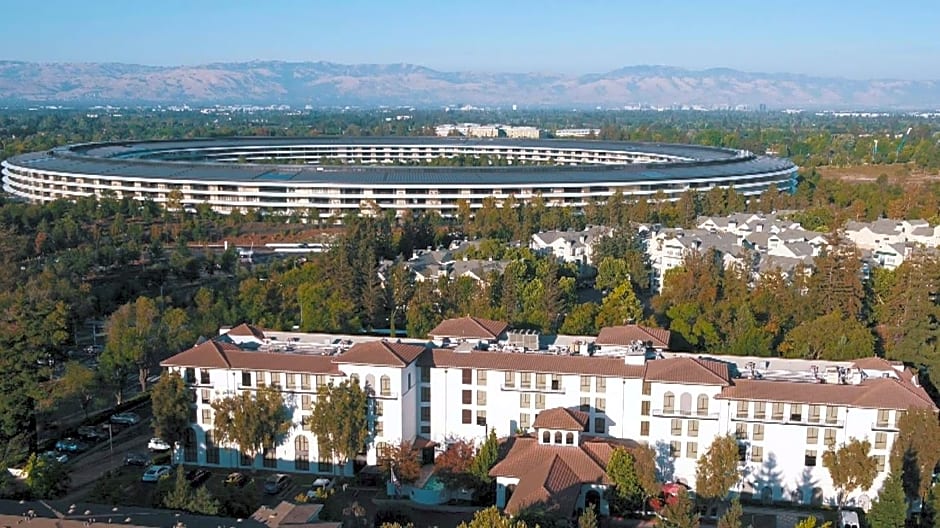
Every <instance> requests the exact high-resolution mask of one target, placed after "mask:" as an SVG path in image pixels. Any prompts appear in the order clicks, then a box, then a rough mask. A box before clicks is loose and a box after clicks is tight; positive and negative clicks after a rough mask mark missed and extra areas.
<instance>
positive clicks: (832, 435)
mask: <svg viewBox="0 0 940 528" xmlns="http://www.w3.org/2000/svg"><path fill="white" fill-rule="evenodd" d="M823 441H824V442H826V447H829V448H832V447H834V446H835V445H836V430H835V429H826V431H825V436H824V437H823Z"/></svg>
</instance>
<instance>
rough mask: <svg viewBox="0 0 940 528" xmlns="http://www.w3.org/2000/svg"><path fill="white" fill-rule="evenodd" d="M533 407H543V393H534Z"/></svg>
mask: <svg viewBox="0 0 940 528" xmlns="http://www.w3.org/2000/svg"><path fill="white" fill-rule="evenodd" d="M535 408H536V409H544V408H545V395H544V394H541V393H539V394H536V395H535Z"/></svg>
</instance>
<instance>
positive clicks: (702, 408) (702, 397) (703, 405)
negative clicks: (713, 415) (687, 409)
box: [697, 394, 708, 416]
mask: <svg viewBox="0 0 940 528" xmlns="http://www.w3.org/2000/svg"><path fill="white" fill-rule="evenodd" d="M697 412H698V414H699V416H704V415H706V414H708V395H707V394H699V395H698V410H697Z"/></svg>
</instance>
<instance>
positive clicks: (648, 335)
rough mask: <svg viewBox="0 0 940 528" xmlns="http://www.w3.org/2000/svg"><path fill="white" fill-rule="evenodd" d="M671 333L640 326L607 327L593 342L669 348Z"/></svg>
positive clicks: (602, 329)
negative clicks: (639, 344)
mask: <svg viewBox="0 0 940 528" xmlns="http://www.w3.org/2000/svg"><path fill="white" fill-rule="evenodd" d="M671 336H672V333H671V332H669V330H664V329H662V328H652V327H649V326H641V325H635V324H630V325H623V326H608V327H604V328H601V332H600V334H598V335H597V340H596V341H595V343H596V344H598V345H623V346H626V345H632V344H633V343H635V342H637V341H643V342H644V343H646V342H651V343H653V348H662V349H667V348H669V340H670V338H671Z"/></svg>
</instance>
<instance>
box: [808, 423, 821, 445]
mask: <svg viewBox="0 0 940 528" xmlns="http://www.w3.org/2000/svg"><path fill="white" fill-rule="evenodd" d="M806 443H807V444H809V445H816V444H818V443H819V429H818V428H816V427H807V428H806Z"/></svg>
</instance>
